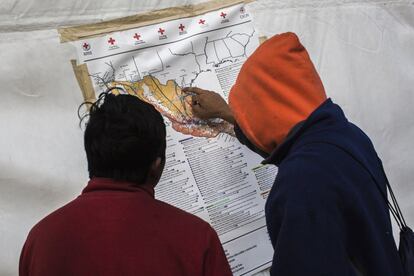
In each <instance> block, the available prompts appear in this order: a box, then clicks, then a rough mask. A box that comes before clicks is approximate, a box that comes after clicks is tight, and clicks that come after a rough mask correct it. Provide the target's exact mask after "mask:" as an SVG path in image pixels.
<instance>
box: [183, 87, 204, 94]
mask: <svg viewBox="0 0 414 276" xmlns="http://www.w3.org/2000/svg"><path fill="white" fill-rule="evenodd" d="M181 90H182V91H183V92H184V93H194V94H196V95H200V94H203V93H204V90H203V89H201V88H198V87H184V88H182V89H181Z"/></svg>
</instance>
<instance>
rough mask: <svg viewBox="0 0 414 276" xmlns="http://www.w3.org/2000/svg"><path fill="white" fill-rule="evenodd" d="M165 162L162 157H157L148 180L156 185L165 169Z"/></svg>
mask: <svg viewBox="0 0 414 276" xmlns="http://www.w3.org/2000/svg"><path fill="white" fill-rule="evenodd" d="M164 165H165V162H163V161H162V158H161V157H157V159H155V160H154V162H152V164H151V167H150V170H149V172H148V178H147V182H148V183H149V184H151V185H153V186H154V187H155V185H157V183H158V181H160V178H161V175H162V171H163V170H164Z"/></svg>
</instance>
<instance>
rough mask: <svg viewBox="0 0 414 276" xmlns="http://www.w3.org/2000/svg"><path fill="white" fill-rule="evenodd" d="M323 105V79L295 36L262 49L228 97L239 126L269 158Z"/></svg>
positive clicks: (284, 36) (275, 40) (274, 40)
mask: <svg viewBox="0 0 414 276" xmlns="http://www.w3.org/2000/svg"><path fill="white" fill-rule="evenodd" d="M325 100H326V95H325V90H324V88H323V85H322V82H321V80H320V78H319V75H318V73H317V72H316V69H315V67H314V66H313V64H312V61H311V60H310V58H309V55H308V53H307V51H306V49H305V48H304V47H303V46H302V44H301V43H300V42H299V39H298V37H297V36H296V35H295V34H294V33H284V34H280V35H276V36H274V37H272V38H270V39H269V40H267V41H265V42H264V43H263V44H262V45H260V47H259V48H257V49H256V51H255V52H254V53H253V54H252V55H251V56H250V57H249V58H248V59H247V60H246V62H245V63H244V65H243V67H242V68H241V70H240V73H239V76H238V77H237V81H236V83H235V84H234V86H233V87H232V89H231V91H230V95H229V105H230V108H231V110H232V112H233V114H234V118H235V120H236V122H237V124H238V126H239V127H240V129H241V130H242V131H243V133H244V134H245V135H246V137H247V138H248V139H249V141H250V142H252V143H253V144H254V145H255V146H256V147H258V148H259V149H261V150H263V151H264V152H266V153H271V152H272V151H273V150H274V149H275V148H276V147H277V146H278V145H280V144H281V143H282V142H283V141H284V140H285V138H286V136H287V134H288V133H289V131H290V130H291V129H292V127H293V126H295V125H296V124H297V123H299V122H301V121H304V120H306V119H307V117H308V116H309V115H310V114H311V113H312V112H313V111H314V110H315V109H316V108H317V107H318V106H319V105H321V104H322V103H323V102H324V101H325Z"/></svg>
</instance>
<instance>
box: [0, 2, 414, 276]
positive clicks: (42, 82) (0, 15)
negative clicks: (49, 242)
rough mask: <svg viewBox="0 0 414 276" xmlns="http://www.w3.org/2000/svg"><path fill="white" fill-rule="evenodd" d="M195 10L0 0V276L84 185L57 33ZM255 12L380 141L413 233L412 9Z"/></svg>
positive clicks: (66, 56) (66, 49)
mask: <svg viewBox="0 0 414 276" xmlns="http://www.w3.org/2000/svg"><path fill="white" fill-rule="evenodd" d="M199 2H201V1H176V0H160V1H149V0H140V1H138V0H130V1H120V0H101V1H92V0H1V1H0V62H1V65H0V84H1V88H0V90H1V92H0V275H2V276H5V275H16V274H17V270H18V259H19V254H20V250H21V247H22V245H23V242H24V240H25V238H26V235H27V233H28V231H29V230H30V228H31V227H32V226H33V225H34V224H35V223H36V222H37V221H39V219H41V218H42V217H44V216H45V215H46V214H48V213H50V212H51V211H53V210H54V209H56V208H57V207H59V206H61V205H63V204H64V203H66V202H68V201H70V200H71V199H73V198H74V197H76V196H77V195H78V194H79V193H80V191H81V189H82V188H83V187H84V186H85V184H86V181H87V180H88V176H87V166H86V157H85V154H84V151H83V144H82V143H83V140H82V135H83V133H82V130H81V129H80V128H79V125H78V123H79V120H78V118H77V108H78V106H79V104H80V103H81V102H82V97H81V92H80V90H79V87H78V84H77V82H76V79H75V77H74V74H73V72H72V68H71V64H70V62H69V60H70V59H72V58H75V57H76V54H75V49H73V48H72V47H71V46H70V45H62V44H60V43H59V39H58V35H57V32H56V28H57V27H59V26H67V25H74V24H83V23H91V22H97V21H101V20H105V19H112V18H115V17H122V16H127V15H132V14H136V13H141V12H144V11H149V10H153V9H160V8H166V7H170V6H177V5H184V4H196V3H199ZM249 6H250V7H251V9H252V10H251V11H252V12H253V15H254V19H255V25H256V27H257V30H258V31H259V33H260V35H265V36H268V37H269V36H272V35H273V34H277V33H280V32H286V31H293V32H296V33H297V34H298V36H299V37H300V39H301V41H302V42H303V44H304V45H305V47H307V49H308V50H309V53H310V55H311V57H312V59H313V61H314V63H315V66H316V68H317V70H318V71H319V73H320V74H321V78H322V80H323V82H324V84H325V87H326V91H327V94H328V95H329V96H330V97H332V98H333V100H334V101H335V102H337V103H339V104H340V105H341V106H342V107H343V109H344V110H345V113H346V114H347V116H348V118H349V119H350V120H352V121H353V122H354V123H356V124H357V125H359V126H360V127H361V128H362V129H364V130H365V131H366V133H367V134H368V135H369V136H370V137H371V139H372V140H373V143H374V145H375V146H376V149H377V150H378V153H379V155H380V156H381V158H382V160H383V162H384V165H385V169H386V171H387V173H388V176H389V179H390V182H391V183H392V185H393V187H394V189H395V193H396V195H397V198H398V199H399V200H400V204H401V206H402V209H403V212H404V213H405V215H406V218H407V220H408V223H410V224H411V225H414V148H413V141H414V114H413V113H414V112H413V111H414V107H413V105H414V91H413V89H414V2H413V1H397V0H395V1H394V0H385V1H379V0H366V1H363V0H319V1H317V0H308V1H305V0H304V1H299V0H294V1H292V0H278V1H275V0H258V1H256V2H254V3H252V4H249ZM79 231H82V229H79ZM396 233H397V231H395V233H394V234H396ZM396 238H398V237H396ZM267 274H268V273H267V272H264V273H262V275H267Z"/></svg>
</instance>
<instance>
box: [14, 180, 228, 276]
mask: <svg viewBox="0 0 414 276" xmlns="http://www.w3.org/2000/svg"><path fill="white" fill-rule="evenodd" d="M20 275H39V276H49V275H50V276H52V275H53V276H57V275H60V276H63V275H76V276H80V275H88V276H89V275H157V276H158V275H162V276H164V275H191V276H194V275H220V276H221V275H231V271H230V268H229V265H228V263H227V260H226V257H225V254H224V252H223V248H222V246H221V244H220V241H219V239H218V237H217V234H216V233H215V231H214V230H213V229H212V228H211V226H210V225H209V224H208V223H206V222H205V221H203V220H201V219H200V218H198V217H196V216H194V215H191V214H189V213H186V212H184V211H182V210H179V209H177V208H175V207H173V206H171V205H168V204H166V203H164V202H161V201H158V200H156V199H155V198H154V190H153V189H152V188H148V187H139V186H137V185H134V184H133V183H128V182H119V181H118V182H115V181H113V180H111V179H105V178H94V179H92V180H90V181H89V183H88V185H87V187H86V188H85V189H84V190H83V192H82V194H81V195H80V196H79V197H78V198H76V199H75V200H73V201H72V202H70V203H69V204H67V205H65V206H63V207H62V208H60V209H58V210H56V211H55V212H53V213H52V214H50V215H48V216H47V217H46V218H44V219H43V220H41V221H40V222H39V223H38V224H37V225H36V226H34V227H33V229H32V230H31V231H30V233H29V236H28V237H27V240H26V243H25V245H24V247H23V250H22V253H21V257H20Z"/></svg>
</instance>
